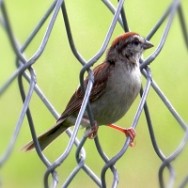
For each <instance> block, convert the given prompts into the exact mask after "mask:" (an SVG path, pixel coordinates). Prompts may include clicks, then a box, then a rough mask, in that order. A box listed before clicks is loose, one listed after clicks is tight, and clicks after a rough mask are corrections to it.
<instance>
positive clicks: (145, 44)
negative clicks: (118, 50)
mask: <svg viewBox="0 0 188 188" xmlns="http://www.w3.org/2000/svg"><path fill="white" fill-rule="evenodd" d="M153 46H154V45H153V44H152V43H151V42H150V41H148V40H145V42H144V43H143V48H144V50H146V49H149V48H152V47H153Z"/></svg>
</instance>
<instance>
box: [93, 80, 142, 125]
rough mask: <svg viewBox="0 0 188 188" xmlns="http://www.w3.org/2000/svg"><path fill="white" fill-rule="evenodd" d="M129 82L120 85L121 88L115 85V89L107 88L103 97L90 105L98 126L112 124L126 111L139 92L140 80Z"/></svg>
mask: <svg viewBox="0 0 188 188" xmlns="http://www.w3.org/2000/svg"><path fill="white" fill-rule="evenodd" d="M129 79H130V78H129ZM121 81H122V80H121ZM129 81H130V82H127V81H126V82H125V83H124V84H121V87H120V86H118V84H119V83H117V85H116V87H113V88H107V91H106V92H105V93H104V95H102V96H101V98H99V99H98V100H97V101H95V103H93V104H92V110H93V114H94V118H95V120H96V121H97V123H98V125H105V124H110V123H114V122H116V121H118V120H119V119H120V118H121V117H123V116H124V115H125V113H126V112H127V111H128V109H129V107H130V106H131V104H132V103H133V101H134V99H135V98H136V96H137V94H138V92H139V90H140V80H129ZM114 96H115V97H114Z"/></svg>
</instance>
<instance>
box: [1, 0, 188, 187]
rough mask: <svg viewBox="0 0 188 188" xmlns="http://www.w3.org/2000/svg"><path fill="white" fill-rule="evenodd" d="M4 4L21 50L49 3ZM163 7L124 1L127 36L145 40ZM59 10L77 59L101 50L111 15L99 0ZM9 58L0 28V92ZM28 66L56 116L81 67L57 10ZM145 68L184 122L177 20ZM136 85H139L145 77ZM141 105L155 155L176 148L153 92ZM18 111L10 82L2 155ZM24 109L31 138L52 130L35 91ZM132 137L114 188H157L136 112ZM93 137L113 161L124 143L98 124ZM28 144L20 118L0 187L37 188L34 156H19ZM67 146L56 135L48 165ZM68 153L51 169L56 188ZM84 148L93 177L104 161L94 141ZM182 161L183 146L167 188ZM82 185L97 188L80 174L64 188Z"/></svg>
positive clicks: (127, 121) (68, 164) (126, 121)
mask: <svg viewBox="0 0 188 188" xmlns="http://www.w3.org/2000/svg"><path fill="white" fill-rule="evenodd" d="M4 3H5V5H6V8H7V11H8V16H9V20H10V23H11V26H12V28H13V32H14V36H15V37H16V38H17V40H18V42H19V43H20V44H23V43H24V41H25V40H26V39H27V37H28V36H29V34H30V33H31V32H32V30H33V29H34V27H35V26H36V25H37V23H38V21H39V20H40V19H41V17H42V16H43V15H44V13H45V11H46V10H47V8H48V7H49V6H50V4H51V3H52V1H50V0H48V1H46V0H37V1H36V0H33V1H27V0H17V1H11V0H6V1H4ZM112 3H113V4H114V5H117V2H116V1H112ZM170 3H171V1H170V0H158V1H150V0H143V1H138V0H132V1H126V3H125V5H124V6H125V10H126V15H127V19H128V24H129V27H130V30H131V31H135V32H138V33H140V34H141V35H142V36H147V34H148V33H149V31H150V30H151V29H152V28H153V26H154V25H155V24H156V23H157V21H158V20H159V18H160V17H161V15H162V14H163V12H164V11H165V10H166V9H167V7H168V6H169V4H170ZM66 6H67V12H68V15H69V19H70V23H71V28H72V34H73V37H74V39H75V44H76V47H77V49H78V51H79V52H80V53H81V54H82V56H83V57H84V58H85V59H86V60H89V59H90V58H91V57H92V56H93V55H94V54H95V53H97V51H98V50H99V48H100V47H101V45H102V42H103V40H104V37H105V35H106V33H107V31H108V28H109V25H110V23H111V21H112V19H113V16H112V14H111V13H110V11H109V10H108V9H107V8H106V7H105V6H104V4H103V3H102V2H101V1H88V0H79V1H66ZM182 7H183V9H184V13H185V17H186V20H188V11H187V9H188V1H186V0H184V1H182ZM0 16H1V13H0ZM48 23H49V19H48V21H47V22H46V24H44V26H43V28H42V29H41V30H40V32H39V33H38V34H37V36H36V37H35V38H34V40H33V41H32V43H31V44H30V46H29V47H28V48H27V50H26V52H25V54H26V57H27V58H30V57H31V56H32V55H33V54H34V53H35V51H36V50H37V49H38V47H39V44H40V42H41V40H42V38H43V35H44V33H45V30H46V27H47V25H48ZM166 23H167V22H166V21H165V22H164V24H163V25H162V27H160V29H159V30H158V31H157V33H156V34H155V35H154V37H153V38H152V39H151V42H152V43H153V44H154V45H155V48H156V47H157V46H158V44H159V41H160V38H161V36H162V33H163V31H164V27H165V24H166ZM187 24H188V23H187ZM122 33H123V30H122V28H121V26H120V25H119V24H117V26H116V28H115V31H114V33H113V36H112V39H113V38H115V37H116V36H117V35H119V34H122ZM155 48H154V49H151V50H148V52H147V53H145V54H144V57H147V56H148V55H149V54H151V53H152V52H153V51H154V50H155ZM104 57H105V54H104V55H103V56H102V57H101V59H100V60H99V61H98V62H97V64H98V63H101V62H102V61H103V60H104ZM15 58H16V57H15V54H14V52H13V50H12V47H11V45H10V42H9V39H8V37H7V34H6V32H5V30H4V29H3V27H1V26H0V86H1V85H2V84H3V83H5V81H6V80H7V79H8V78H9V76H10V75H11V74H12V73H13V72H14V71H15V70H16V68H15ZM95 66H96V64H95ZM33 68H34V69H35V72H36V76H37V84H38V85H39V86H40V87H41V89H42V90H43V92H44V93H45V95H46V96H47V98H48V99H49V101H50V102H51V103H52V104H53V105H54V107H55V108H56V109H57V111H58V112H59V113H61V112H62V111H63V110H64V108H65V106H66V104H67V102H68V101H69V98H70V96H71V95H72V93H73V92H74V91H75V89H76V88H77V86H78V84H79V71H80V69H81V68H82V66H81V65H80V63H79V62H78V61H77V59H76V58H75V57H74V56H73V54H72V52H71V50H70V47H69V43H68V39H67V35H66V31H65V26H64V22H63V18H62V14H61V12H59V15H58V17H57V20H56V22H55V25H54V28H53V31H52V33H51V36H50V38H49V41H48V44H47V46H46V48H45V51H44V53H43V54H42V56H41V57H40V58H39V59H38V60H37V62H36V63H35V64H34V66H33ZM150 68H151V71H152V75H153V79H154V80H155V81H156V82H157V83H158V85H159V87H160V88H161V89H162V90H163V92H164V93H165V95H166V96H167V97H168V98H169V100H170V101H171V103H172V104H173V106H174V107H175V109H176V110H177V111H178V112H179V114H180V115H181V116H182V118H183V119H184V120H185V121H186V122H188V116H187V110H188V100H187V94H188V87H187V79H188V74H187V72H188V53H187V49H186V46H185V43H184V39H183V35H182V30H181V27H180V23H179V18H178V15H176V16H175V18H174V22H173V24H172V27H171V29H170V32H169V35H168V38H167V41H166V43H165V46H164V48H163V50H162V52H161V53H160V55H159V56H158V57H157V58H156V59H155V61H154V62H153V63H152V64H151V65H150ZM143 84H145V78H144V77H143ZM25 86H26V88H28V84H27V82H25ZM139 100H140V98H139V97H138V98H137V100H136V101H135V102H134V104H133V106H132V108H131V109H130V111H129V112H128V113H127V115H126V116H125V117H124V118H122V119H121V120H120V121H119V122H117V124H118V125H121V126H124V127H129V126H130V125H131V123H132V121H133V117H134V114H135V112H136V109H137V106H138V104H139ZM148 106H149V110H150V113H151V117H152V122H153V125H154V127H153V128H154V131H155V134H156V138H157V142H158V144H159V146H160V149H161V150H162V151H163V152H164V154H165V155H167V156H168V155H169V154H171V153H172V152H173V151H174V150H175V149H176V148H177V146H178V145H179V144H180V142H181V140H182V138H183V136H184V131H183V130H182V129H181V127H180V126H179V125H178V123H177V122H176V121H175V120H174V118H173V117H172V115H171V114H170V113H169V111H168V110H167V109H166V107H165V106H164V104H163V103H162V102H161V100H160V99H159V97H158V96H157V95H156V94H155V92H154V91H153V90H152V89H151V90H150V93H149V96H148ZM21 109H22V100H21V97H20V93H19V89H18V84H17V81H16V80H15V81H14V82H13V84H11V86H10V87H9V88H8V89H7V90H6V92H5V93H3V94H2V95H1V98H0V155H2V154H3V152H4V151H5V149H6V147H7V145H8V143H9V140H10V138H11V135H12V133H13V131H14V128H15V124H16V122H17V121H18V117H19V114H20V112H21ZM30 109H31V112H32V115H33V119H34V123H35V128H36V131H37V134H40V133H42V132H43V131H45V130H47V129H48V128H49V127H50V126H52V125H53V124H54V122H55V119H54V117H53V116H52V115H51V113H50V112H49V111H48V110H47V109H46V107H45V106H44V105H43V103H42V102H41V101H40V100H39V98H38V97H37V96H36V94H35V93H34V94H33V97H32V100H31V103H30ZM136 133H137V136H136V139H135V146H134V147H132V148H129V149H128V151H127V152H126V153H125V154H124V156H123V157H122V158H121V159H120V160H119V161H118V162H117V164H116V165H115V166H116V168H117V170H118V173H119V177H120V181H119V186H118V187H120V188H123V187H128V188H135V187H145V188H150V187H153V188H157V187H159V182H158V170H159V167H160V165H161V161H160V159H159V158H158V156H157V155H156V153H155V151H154V149H153V147H152V144H151V140H150V135H149V132H148V128H147V123H146V120H145V116H144V113H142V116H141V119H140V120H139V123H138V126H137V128H136ZM83 134H84V130H83V129H80V131H79V135H78V137H79V138H82V136H83ZM98 136H99V140H100V142H101V145H102V147H103V150H104V151H105V153H106V154H107V155H108V156H109V157H112V156H114V155H115V154H116V153H117V152H118V151H119V150H120V149H121V147H122V146H123V144H124V139H125V137H124V135H123V134H122V135H121V134H120V133H119V132H116V131H114V130H112V129H109V128H107V127H105V126H102V127H100V129H99V132H98ZM29 140H31V134H30V129H29V126H28V122H27V119H26V118H25V121H24V123H23V125H22V128H21V131H20V133H19V137H18V139H17V142H16V147H15V148H14V151H13V153H12V155H11V156H10V158H9V159H8V161H7V162H6V163H5V164H4V165H3V166H2V168H1V169H0V187H1V186H2V187H5V188H11V187H15V188H18V187H19V188H25V187H27V188H30V187H43V175H44V172H45V170H46V168H45V166H44V165H43V163H42V162H41V161H40V159H39V157H38V155H37V154H36V152H35V151H32V152H27V153H25V152H23V151H21V148H22V146H23V145H24V144H25V143H27V142H28V141H29ZM68 141H69V139H68V137H67V135H66V134H64V135H62V136H61V137H60V138H58V139H57V140H56V141H55V142H54V143H53V144H52V145H50V146H49V147H48V148H47V149H46V150H45V151H44V153H45V155H46V156H47V157H48V158H49V160H51V161H53V160H55V159H56V158H57V157H58V156H59V155H60V154H61V153H63V151H64V149H65V148H66V145H67V143H68ZM75 149H76V148H75V147H74V149H73V150H72V152H71V154H70V156H69V157H68V158H67V160H66V161H65V162H64V163H63V164H62V165H61V166H60V167H58V168H57V171H58V174H59V187H60V185H61V184H62V183H63V181H64V180H65V178H66V177H67V175H68V174H69V173H70V172H71V171H72V169H73V168H74V166H75V164H76V162H75V156H74V152H75ZM85 149H86V152H87V159H86V163H87V164H88V165H89V166H90V167H91V168H92V170H93V171H94V172H95V173H96V174H97V175H99V176H100V171H101V168H102V167H103V166H104V162H103V161H102V159H101V158H100V156H99V154H98V152H97V150H96V147H95V144H94V142H93V140H87V142H86V144H85ZM187 158H188V148H187V147H186V148H184V150H183V152H182V153H181V155H180V156H179V157H178V158H177V159H176V160H175V161H174V162H173V163H172V164H173V167H174V169H175V172H176V175H175V178H176V180H175V186H174V187H177V186H178V185H179V184H180V183H181V181H182V180H183V179H184V178H185V176H187V175H188V162H187ZM96 164H97V165H96ZM168 177H169V174H168V172H167V173H166V178H167V180H168ZM111 183H112V175H111V173H110V172H108V173H107V185H108V187H110V185H111ZM83 185H84V187H96V185H95V184H94V183H93V182H92V180H91V179H90V178H89V177H88V176H87V175H86V174H85V173H84V172H83V171H81V172H80V173H78V175H77V176H76V178H75V179H74V181H73V182H72V183H71V185H70V187H83Z"/></svg>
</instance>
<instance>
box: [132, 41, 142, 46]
mask: <svg viewBox="0 0 188 188" xmlns="http://www.w3.org/2000/svg"><path fill="white" fill-rule="evenodd" d="M132 44H134V45H135V46H138V45H139V44H140V42H139V41H138V40H134V41H133V42H132Z"/></svg>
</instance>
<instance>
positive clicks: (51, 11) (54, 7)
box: [0, 0, 188, 188]
mask: <svg viewBox="0 0 188 188" xmlns="http://www.w3.org/2000/svg"><path fill="white" fill-rule="evenodd" d="M127 2H128V1H125V2H124V0H120V1H119V2H118V3H115V2H113V3H112V2H111V1H109V0H103V1H100V3H101V4H103V6H104V7H106V10H107V11H109V12H110V13H111V14H112V15H113V17H112V21H111V23H110V24H109V26H108V30H107V32H106V36H105V37H104V40H103V42H102V45H101V47H100V48H99V49H98V51H97V52H96V53H94V54H93V55H92V57H91V58H90V59H89V60H86V57H84V56H83V55H82V54H81V53H80V52H79V50H78V48H77V43H76V40H75V39H74V33H75V31H74V30H73V29H72V28H71V26H72V25H73V24H72V22H73V21H71V19H69V17H70V16H71V15H70V14H69V11H68V10H69V9H68V8H66V1H63V0H56V1H53V2H49V7H48V9H47V10H46V11H45V13H44V14H43V15H42V16H41V19H40V20H38V23H37V24H36V26H35V28H34V29H33V30H32V32H30V33H29V35H28V36H27V39H26V40H25V41H22V42H20V40H19V38H17V36H16V35H15V33H14V27H13V26H12V25H15V24H12V22H11V11H10V10H9V7H8V6H7V2H6V1H5V0H4V1H3V0H0V25H1V33H2V32H4V36H6V37H7V39H8V40H7V42H9V44H10V45H11V47H12V51H13V54H14V56H15V60H13V61H12V62H5V61H3V59H2V60H0V62H1V63H0V64H1V65H0V66H1V70H0V72H1V75H0V77H1V78H2V80H1V82H0V84H1V85H0V96H1V99H0V100H1V102H2V103H1V104H5V103H6V104H8V101H6V102H5V103H3V102H4V97H5V96H6V95H7V93H8V92H7V90H9V88H11V87H12V85H13V83H14V82H15V80H17V81H18V88H19V92H20V96H21V98H22V101H23V104H22V107H21V112H20V114H19V115H18V116H17V119H16V121H15V122H12V121H13V120H11V115H9V114H4V113H5V112H6V110H5V111H4V112H1V115H2V114H4V115H3V116H7V118H6V121H3V122H1V124H2V125H1V126H0V129H1V132H3V131H4V126H5V125H6V124H9V121H10V122H11V123H13V124H14V127H13V129H12V136H11V137H10V138H9V142H8V143H6V142H5V141H4V140H2V139H1V146H2V147H3V148H4V150H2V149H1V152H2V153H1V155H0V167H1V168H3V167H4V168H5V166H6V164H7V163H8V162H9V161H7V159H9V157H10V156H11V155H12V157H14V154H13V149H14V147H15V145H16V143H17V140H18V138H19V137H21V134H19V133H20V132H21V129H23V126H22V125H23V123H24V118H25V117H27V121H28V123H27V124H28V125H29V130H30V132H31V135H32V138H33V140H34V141H35V143H36V152H37V153H36V154H37V155H38V157H39V158H40V160H41V163H43V164H44V165H45V167H46V170H45V172H44V178H43V184H44V187H69V186H70V187H71V185H72V182H73V181H77V185H79V180H78V179H79V178H77V176H78V175H79V174H80V173H81V172H82V175H83V172H84V173H85V175H87V176H84V177H85V178H86V177H87V178H86V179H91V181H90V184H91V186H94V187H103V188H105V187H118V183H119V181H120V182H121V181H124V180H123V176H126V174H130V173H132V174H133V175H132V176H134V178H133V179H135V180H136V179H139V177H138V176H140V174H137V172H136V171H135V172H127V171H126V162H127V161H125V162H122V160H124V158H123V156H126V154H127V155H130V154H129V153H128V148H129V142H130V140H129V138H127V139H126V140H125V141H124V143H123V145H122V147H121V148H120V149H119V151H117V152H116V153H115V154H114V155H113V156H112V157H109V155H107V154H106V151H105V149H104V147H103V146H102V145H103V144H102V143H101V142H100V140H99V139H100V137H102V135H98V136H97V137H96V138H95V139H94V140H93V142H94V145H92V147H93V148H94V149H95V150H96V151H97V152H98V154H97V155H98V157H99V158H101V159H102V160H103V163H102V164H103V166H102V167H98V170H97V172H96V171H95V170H94V169H93V167H92V166H90V163H89V161H88V158H87V153H89V152H91V151H90V150H89V149H88V148H87V142H88V141H87V138H86V137H85V136H81V137H79V136H78V129H79V127H80V122H81V118H82V116H83V113H84V111H85V110H87V111H88V113H89V114H90V117H92V112H91V111H90V110H89V108H88V106H87V104H88V98H89V95H90V92H91V89H92V86H93V74H92V69H91V67H92V66H93V65H94V64H95V63H96V61H97V60H99V58H101V56H102V55H103V53H104V52H105V50H106V49H107V46H108V44H109V41H110V39H111V37H112V34H113V33H114V30H115V27H116V26H117V25H118V24H119V25H120V26H121V27H122V29H123V30H124V31H129V24H130V23H129V19H127V10H128V9H129V6H126V5H127V4H126V3H127ZM135 2H136V1H135ZM153 3H156V2H153ZM183 3H184V2H183V1H180V0H173V1H169V5H168V7H166V8H165V7H164V11H163V14H162V15H161V17H160V18H159V19H158V21H155V22H153V24H152V25H153V26H152V29H150V31H149V32H148V34H147V35H146V38H147V39H148V40H150V41H152V38H153V37H155V35H157V34H158V32H159V30H160V29H161V27H163V32H162V35H161V38H160V39H158V40H157V42H156V43H154V44H155V49H154V51H153V52H152V53H150V54H149V55H148V57H147V58H146V59H142V60H140V69H141V72H142V75H143V87H142V89H141V91H140V96H141V97H140V99H139V104H138V107H137V110H136V112H135V115H134V118H133V120H132V124H131V126H132V127H133V128H137V125H138V122H139V121H140V118H141V114H145V118H146V122H147V126H148V130H149V136H150V142H151V144H152V147H153V149H154V152H155V156H156V157H157V158H158V159H159V160H160V165H159V166H158V182H159V187H181V188H183V187H188V162H187V158H186V157H185V158H183V159H182V158H181V156H182V153H183V152H186V150H187V143H188V125H187V124H186V122H185V120H184V119H183V117H182V116H181V115H180V114H179V113H178V112H177V110H176V108H175V107H173V105H172V103H171V102H170V100H169V98H168V97H167V96H166V95H165V91H163V89H161V88H160V86H159V85H158V83H157V81H155V76H153V75H152V68H153V67H152V66H153V65H154V64H155V63H158V62H157V58H158V56H159V54H161V52H163V49H164V45H165V44H166V42H167V37H168V36H169V31H170V30H173V28H172V24H173V22H174V20H175V19H176V18H177V17H178V22H179V27H180V31H181V32H182V33H181V34H178V35H177V36H178V37H179V38H181V40H182V39H183V41H184V49H188V31H187V22H186V16H185V15H186V14H185V11H187V8H188V7H184V6H183ZM187 5H188V4H187ZM156 6H157V3H156ZM26 8H29V7H26ZM90 8H91V7H90ZM146 9H147V8H146ZM25 10H26V11H27V9H25ZM21 11H24V10H21ZM83 11H84V10H83ZM34 13H35V10H33V14H34ZM99 13H100V14H101V15H102V13H101V12H99ZM152 13H154V14H155V11H153V12H152ZM31 16H32V15H31ZM135 16H137V15H136V12H135ZM58 18H61V20H63V21H64V26H65V31H62V32H66V34H67V39H68V42H69V45H70V48H71V50H72V54H73V55H74V56H75V58H76V59H77V63H80V64H81V66H82V67H81V69H80V73H79V78H80V84H81V85H83V79H84V76H85V75H86V74H88V75H89V82H88V85H87V88H86V89H85V97H84V100H83V103H82V107H81V110H80V113H79V116H78V118H77V121H76V124H75V126H74V128H73V129H69V130H67V132H66V133H67V135H68V138H69V139H68V142H67V145H66V147H65V148H63V147H61V151H62V153H61V154H60V155H58V156H56V157H55V159H54V160H53V161H52V160H51V159H50V158H49V157H48V155H46V154H45V152H42V151H41V150H40V146H39V143H38V142H37V134H36V130H35V129H37V128H38V127H37V126H38V125H37V124H36V123H34V115H33V111H34V110H35V109H36V108H37V107H36V106H33V105H31V101H32V100H33V98H35V99H36V96H37V99H36V100H40V101H41V103H42V105H43V106H44V107H45V108H47V109H48V111H49V112H50V113H51V114H52V116H54V117H55V118H56V119H57V118H58V117H59V113H58V112H57V110H56V108H55V107H54V105H53V102H51V101H50V99H49V98H48V97H47V95H46V94H45V91H43V90H42V88H41V87H40V85H39V84H38V83H37V74H36V73H35V65H36V64H39V63H40V59H41V58H42V55H43V53H44V52H45V50H46V48H47V44H48V42H49V40H50V38H51V35H52V34H53V29H55V26H56V25H55V22H56V21H57V19H58ZM74 19H76V18H74ZM143 19H144V18H143ZM91 24H92V23H91ZM145 24H147V23H145ZM62 25H63V24H62ZM44 28H45V29H46V30H45V32H44V34H43V38H42V39H41V42H40V44H39V45H38V46H37V49H36V50H34V52H33V53H31V56H30V58H28V55H27V54H28V53H27V48H28V47H29V46H30V45H31V44H32V42H33V41H34V39H35V38H36V37H37V35H38V33H40V31H41V30H42V29H44ZM80 29H81V28H80ZM62 30H63V29H62ZM122 32H123V31H122ZM137 32H138V31H137ZM59 38H60V37H59V36H56V40H58V39H59ZM86 40H87V39H86ZM179 40H180V39H179ZM18 41H19V42H18ZM57 45H58V41H57ZM2 47H3V45H1V48H2ZM5 50H6V49H1V50H0V51H1V52H3V51H5ZM60 50H61V49H60ZM177 50H178V44H177ZM164 51H165V50H164ZM180 52H181V51H180ZM51 53H53V51H52V52H51ZM164 53H165V52H164ZM171 55H173V54H171ZM179 56H181V53H180V54H179ZM2 57H3V53H2ZM45 61H46V62H45V63H48V62H47V61H48V59H46V60H45ZM185 62H186V63H187V59H186V60H185ZM177 63H178V66H185V68H186V65H184V62H177ZM12 64H14V65H16V69H14V70H13V71H12V73H10V74H9V75H6V74H5V73H3V72H4V71H6V70H7V68H6V67H7V66H12ZM163 64H165V62H163ZM163 64H161V74H163V72H162V70H163ZM2 65H3V66H2ZM151 65H152V66H151ZM62 66H63V65H62ZM178 66H177V68H178ZM67 71H68V70H67ZM169 71H170V70H169ZM186 71H187V70H186ZM38 74H42V72H41V73H38ZM54 74H56V73H54ZM174 76H178V75H174ZM179 76H181V74H180V75H179ZM144 78H145V81H144ZM67 79H68V78H67ZM183 79H184V81H185V82H186V78H183ZM175 81H176V80H175ZM47 82H49V81H47ZM50 82H52V83H54V84H55V83H56V80H50ZM164 82H165V81H164ZM167 82H168V83H169V84H172V83H170V81H168V80H167ZM64 84H66V80H64ZM176 84H180V83H178V80H177V82H173V84H172V85H173V86H174V88H175V87H176ZM185 86H186V85H185ZM166 87H168V84H167V86H166ZM150 90H152V92H153V93H155V94H156V95H157V99H160V101H161V102H162V103H163V108H166V109H167V110H168V111H169V113H170V114H171V115H172V116H171V117H172V118H173V120H174V121H173V122H174V123H173V124H172V123H170V124H171V125H170V129H169V130H168V134H167V135H168V136H169V138H170V137H174V138H175V137H176V134H175V133H176V130H178V131H180V130H181V131H182V132H183V133H182V132H181V139H180V140H179V141H178V144H177V146H174V147H173V148H174V149H173V151H171V152H169V154H165V153H167V152H166V151H164V150H163V149H162V148H163V147H161V144H159V142H160V141H159V140H158V139H157V137H158V135H157V133H156V132H157V131H156V128H155V126H154V124H156V118H155V117H153V116H154V115H153V113H151V110H152V105H151V107H150V105H149V104H147V103H148V100H150V97H151V96H150ZM13 95H14V94H12V96H13ZM62 95H63V94H62ZM174 95H176V89H174ZM177 95H178V94H177ZM184 95H187V94H186V93H184ZM13 97H14V96H13ZM54 97H56V94H54ZM15 100H16V98H15ZM178 100H179V101H181V100H182V99H180V98H178ZM181 102H182V101H181ZM183 103H184V105H185V111H186V113H187V109H188V108H187V101H183ZM7 108H8V110H7V111H8V112H9V111H11V110H12V108H13V107H12V105H11V104H8V105H7V106H6V109H7ZM2 109H4V108H1V110H2ZM62 110H63V109H62ZM155 110H156V111H155V114H156V113H157V114H160V111H158V110H157V107H156V109H155ZM38 113H40V112H38ZM9 116H10V118H9ZM162 116H163V114H160V115H159V116H158V117H161V118H162ZM186 118H187V117H186ZM0 121H1V120H0ZM91 121H93V120H92V119H91ZM157 122H158V124H160V123H159V122H160V119H158V120H157ZM167 124H168V122H167ZM49 126H50V125H49ZM163 126H165V125H163ZM167 126H168V125H167ZM27 130H28V129H27ZM45 130H46V129H45ZM136 130H137V129H136ZM171 130H175V131H172V132H173V133H171ZM139 134H140V133H139V131H137V135H139ZM177 134H178V133H177ZM63 136H64V135H62V137H63ZM106 137H107V136H106ZM106 140H107V138H106ZM167 140H168V139H167ZM27 141H28V140H25V142H27ZM107 142H108V141H107ZM109 144H112V145H113V143H110V141H109ZM142 144H144V143H142ZM165 144H166V145H168V143H165ZM167 147H168V146H167ZM52 148H53V146H52ZM75 148H76V149H75ZM136 148H137V145H136V146H135V148H134V149H133V150H136ZM148 149H149V148H148ZM73 151H74V156H75V160H76V164H75V166H73V167H71V169H69V171H70V173H69V174H68V175H66V177H63V179H64V180H63V182H62V181H61V175H59V174H60V173H61V172H60V171H59V170H58V168H59V167H62V168H61V170H62V171H63V170H64V168H63V167H64V163H66V161H67V160H69V157H70V155H71V154H72V152H73ZM22 155H23V153H22ZM26 155H29V154H26ZM140 155H141V154H140ZM184 155H187V154H184ZM137 157H138V158H140V157H141V156H137ZM187 157H188V155H187ZM138 158H136V157H135V156H134V160H135V161H136V160H138ZM185 159H186V160H185ZM73 160H74V159H73ZM92 160H94V159H92ZM178 160H182V163H184V165H183V166H184V167H185V170H183V173H182V172H179V173H180V174H181V177H180V178H179V180H178V182H177V179H176V174H177V173H176V170H177V169H176V168H175V167H174V162H175V161H178ZM139 161H140V160H139ZM6 162H7V163H6ZM28 162H29V161H28ZM120 162H122V163H121V165H124V166H125V167H124V169H125V170H124V172H121V173H119V172H118V170H117V168H116V164H117V165H118V163H120ZM29 163H30V162H29ZM94 163H95V164H96V166H97V160H96V161H94ZM146 164H148V165H151V164H149V162H148V163H146ZM142 171H144V169H142ZM122 173H123V174H124V175H121V174H122ZM119 175H121V178H119ZM20 176H21V174H20ZM146 176H147V178H148V184H150V185H151V184H152V182H150V174H147V175H146ZM79 177H80V176H79ZM154 178H156V179H157V173H156V177H154ZM38 181H42V180H41V179H40V178H39V180H38ZM122 185H123V184H122ZM5 186H6V185H5ZM80 186H81V185H80ZM82 186H83V185H82ZM124 186H126V182H125V183H124ZM139 186H140V187H147V186H146V185H138V187H139ZM149 187H151V186H149ZM152 187H155V186H152Z"/></svg>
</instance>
